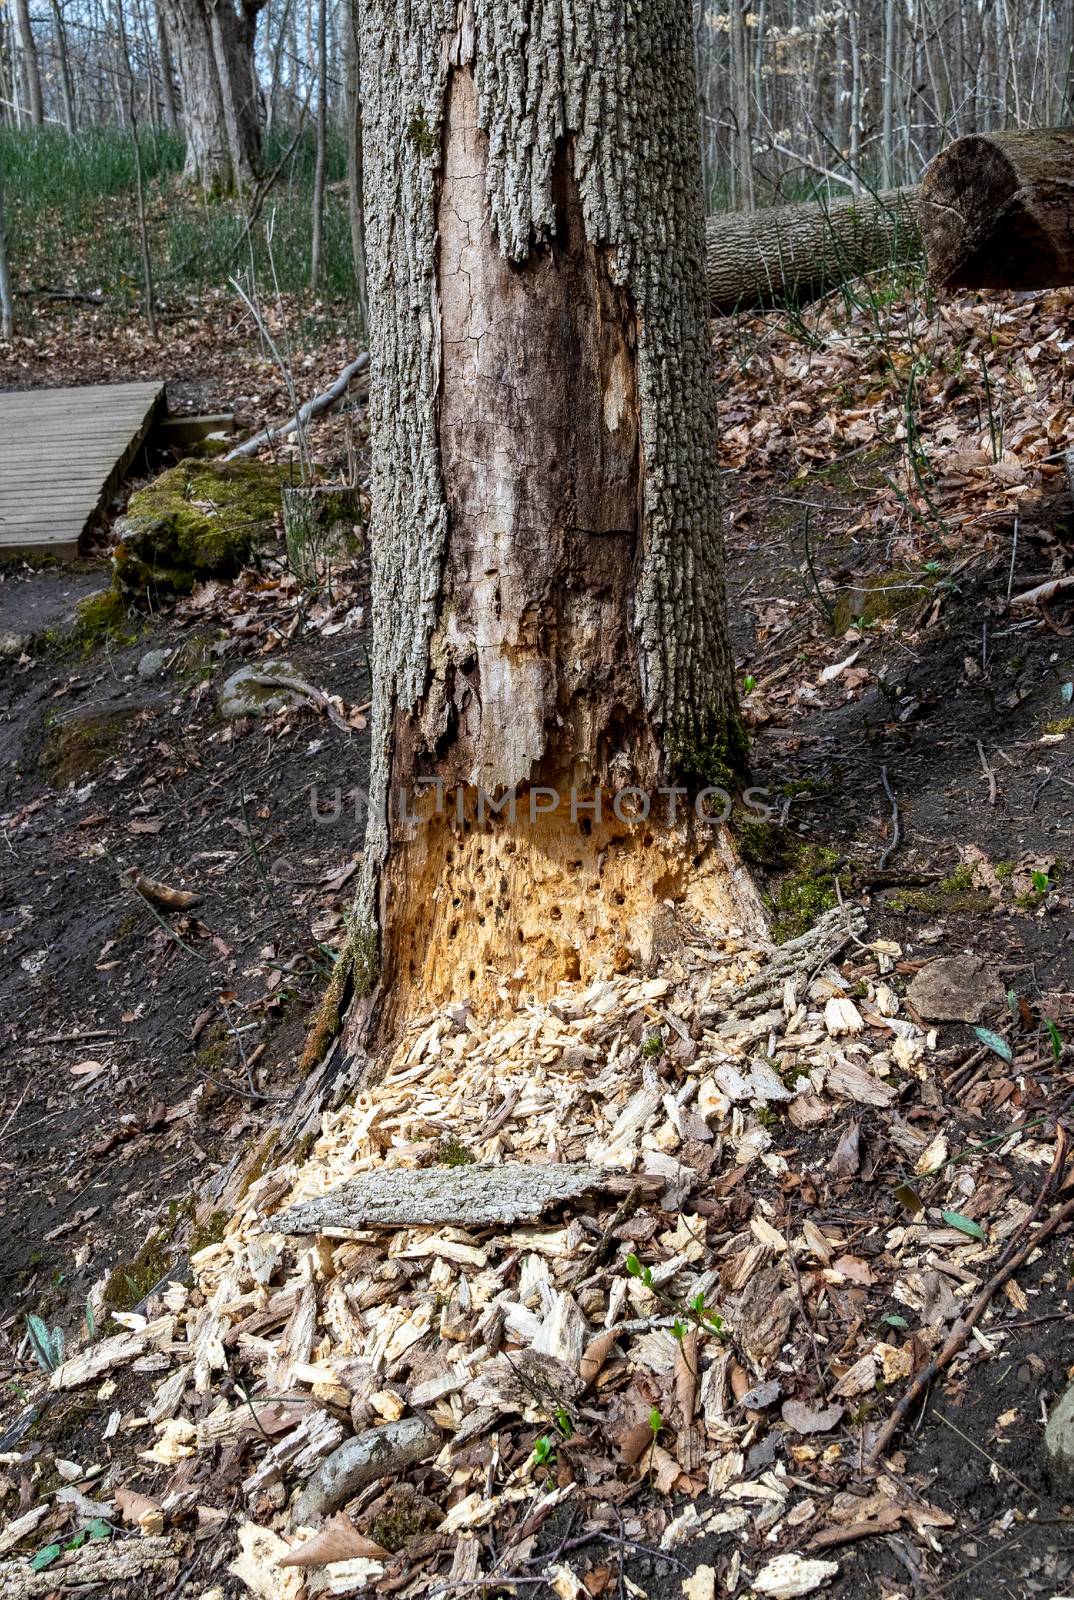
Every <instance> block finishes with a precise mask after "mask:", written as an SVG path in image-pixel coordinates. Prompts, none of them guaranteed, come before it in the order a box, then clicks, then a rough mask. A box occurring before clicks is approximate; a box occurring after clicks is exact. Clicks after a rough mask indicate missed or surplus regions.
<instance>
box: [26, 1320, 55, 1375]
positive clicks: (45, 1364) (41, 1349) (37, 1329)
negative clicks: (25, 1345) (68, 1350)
mask: <svg viewBox="0 0 1074 1600" xmlns="http://www.w3.org/2000/svg"><path fill="white" fill-rule="evenodd" d="M26 1333H27V1336H28V1338H29V1340H30V1349H31V1350H32V1351H33V1354H34V1360H35V1361H36V1362H37V1364H38V1366H39V1367H41V1368H43V1370H44V1371H45V1372H55V1371H56V1368H57V1367H60V1366H62V1365H63V1351H64V1337H63V1329H62V1328H53V1329H52V1330H51V1331H50V1330H49V1327H48V1324H47V1323H45V1322H44V1321H43V1320H42V1319H41V1318H40V1317H36V1316H34V1315H33V1313H32V1312H31V1314H30V1315H29V1316H28V1317H27V1318H26Z"/></svg>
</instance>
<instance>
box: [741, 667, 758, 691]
mask: <svg viewBox="0 0 1074 1600" xmlns="http://www.w3.org/2000/svg"><path fill="white" fill-rule="evenodd" d="M756 687H757V679H756V678H755V677H754V676H753V673H752V672H747V674H746V676H745V677H744V678H743V680H742V693H743V694H752V693H753V691H754V689H756Z"/></svg>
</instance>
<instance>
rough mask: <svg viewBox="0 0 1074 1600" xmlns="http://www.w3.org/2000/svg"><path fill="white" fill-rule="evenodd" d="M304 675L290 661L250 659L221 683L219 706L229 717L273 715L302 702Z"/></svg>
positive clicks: (222, 712)
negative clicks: (252, 660)
mask: <svg viewBox="0 0 1074 1600" xmlns="http://www.w3.org/2000/svg"><path fill="white" fill-rule="evenodd" d="M304 686H305V679H304V678H303V677H302V675H301V673H300V672H299V671H298V669H297V668H296V667H293V666H292V665H291V663H290V662H289V661H271V662H270V661H258V662H249V663H248V664H247V665H246V666H244V667H240V668H239V669H238V671H237V672H233V673H232V674H231V676H230V678H228V679H226V681H225V682H224V683H223V684H222V685H221V687H220V690H219V692H218V694H217V697H216V704H217V709H218V710H219V712H220V715H221V716H222V717H226V718H228V719H229V720H231V719H233V718H236V717H273V716H275V715H276V713H277V711H287V710H289V709H290V708H291V707H292V706H296V705H301V704H302V703H303V702H304V701H305V700H306V699H307V698H308V696H307V695H305V694H304V693H303V692H302V688H303V687H304Z"/></svg>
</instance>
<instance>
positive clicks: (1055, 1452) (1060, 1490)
mask: <svg viewBox="0 0 1074 1600" xmlns="http://www.w3.org/2000/svg"><path fill="white" fill-rule="evenodd" d="M1044 1457H1045V1460H1046V1462H1047V1466H1048V1476H1049V1478H1050V1479H1051V1483H1052V1488H1053V1489H1054V1490H1055V1492H1056V1494H1057V1495H1059V1496H1061V1497H1062V1498H1063V1499H1065V1500H1070V1499H1074V1383H1072V1384H1071V1385H1070V1387H1069V1388H1068V1389H1067V1391H1066V1393H1065V1394H1064V1395H1063V1397H1062V1399H1061V1400H1059V1401H1057V1402H1056V1404H1055V1405H1054V1406H1053V1407H1052V1413H1051V1416H1050V1417H1049V1418H1048V1425H1047V1427H1046V1428H1045V1430H1044Z"/></svg>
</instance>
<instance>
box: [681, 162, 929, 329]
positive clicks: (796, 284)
mask: <svg viewBox="0 0 1074 1600" xmlns="http://www.w3.org/2000/svg"><path fill="white" fill-rule="evenodd" d="M917 200H918V191H917V190H916V189H890V190H887V191H885V192H882V193H881V194H878V195H877V196H876V197H875V198H874V197H873V196H872V195H862V196H857V197H855V198H853V199H850V200H833V201H832V202H831V203H830V204H828V205H824V206H822V205H801V206H772V207H770V208H768V209H766V210H763V211H754V212H749V213H742V212H737V213H736V212H728V213H726V214H721V215H718V216H712V217H709V219H708V221H707V223H706V225H705V277H706V283H707V285H708V295H709V309H710V311H712V312H713V313H717V312H731V311H741V310H744V309H746V308H749V307H752V306H765V305H771V304H772V303H773V302H774V301H777V300H794V301H797V303H798V304H803V303H805V302H806V301H808V300H815V299H816V298H817V296H818V295H822V294H825V293H827V291H828V290H829V289H832V288H834V287H836V286H837V285H838V284H840V283H845V282H846V281H847V279H849V278H856V277H860V276H861V274H862V273H863V272H871V271H872V270H873V269H874V268H875V267H879V266H883V265H884V263H885V262H888V261H911V260H913V259H914V258H915V257H917V256H919V255H920V254H921V234H920V231H919V229H918V223H917Z"/></svg>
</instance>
